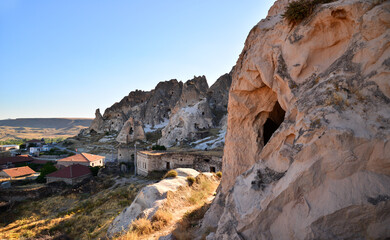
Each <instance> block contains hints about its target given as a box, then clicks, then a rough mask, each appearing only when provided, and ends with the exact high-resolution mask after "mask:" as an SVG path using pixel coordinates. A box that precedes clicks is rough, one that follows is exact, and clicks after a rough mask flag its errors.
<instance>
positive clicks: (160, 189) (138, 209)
mask: <svg viewBox="0 0 390 240" xmlns="http://www.w3.org/2000/svg"><path fill="white" fill-rule="evenodd" d="M175 170H176V172H177V173H178V176H177V177H176V178H167V179H163V180H161V181H160V182H157V183H155V184H151V185H148V186H146V187H144V188H142V190H141V191H140V192H139V193H138V194H137V196H136V198H135V199H134V201H133V202H132V203H131V205H130V206H128V207H127V208H125V209H124V210H123V211H122V212H121V213H120V214H119V215H118V216H117V217H116V218H115V219H114V220H113V221H112V223H111V225H110V226H109V228H108V230H107V234H108V236H113V235H115V234H117V233H120V232H124V231H127V230H128V229H129V227H130V224H131V223H132V222H133V221H134V220H135V219H137V218H139V217H145V218H148V219H151V218H152V217H153V215H154V213H155V212H156V211H157V210H158V208H159V207H160V206H161V205H162V204H163V203H164V202H165V201H166V199H167V196H168V195H167V193H168V191H170V192H175V191H176V190H177V189H178V188H179V187H183V186H188V181H187V176H193V177H196V176H198V174H199V172H198V171H196V170H194V169H190V168H177V169H175Z"/></svg>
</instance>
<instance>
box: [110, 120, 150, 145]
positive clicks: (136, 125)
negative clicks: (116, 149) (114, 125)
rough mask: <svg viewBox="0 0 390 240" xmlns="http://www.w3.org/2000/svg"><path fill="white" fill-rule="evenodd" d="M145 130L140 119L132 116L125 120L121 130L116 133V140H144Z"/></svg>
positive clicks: (123, 141)
mask: <svg viewBox="0 0 390 240" xmlns="http://www.w3.org/2000/svg"><path fill="white" fill-rule="evenodd" d="M145 139H146V137H145V132H144V128H143V126H142V122H141V121H137V120H134V119H133V118H132V117H130V118H129V120H127V121H126V122H125V124H124V125H123V127H122V130H121V131H120V133H119V134H118V136H117V138H116V141H117V142H120V143H129V142H133V141H136V140H145Z"/></svg>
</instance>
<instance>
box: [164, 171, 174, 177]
mask: <svg viewBox="0 0 390 240" xmlns="http://www.w3.org/2000/svg"><path fill="white" fill-rule="evenodd" d="M175 177H177V172H176V171H175V170H169V171H168V172H167V173H166V174H165V175H164V177H163V178H175Z"/></svg>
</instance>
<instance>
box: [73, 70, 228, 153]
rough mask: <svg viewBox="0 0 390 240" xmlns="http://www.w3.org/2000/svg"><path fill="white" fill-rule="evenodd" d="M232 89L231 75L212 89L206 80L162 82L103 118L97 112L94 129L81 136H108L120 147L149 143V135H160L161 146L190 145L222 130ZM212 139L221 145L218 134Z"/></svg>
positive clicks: (125, 100) (129, 98)
mask: <svg viewBox="0 0 390 240" xmlns="http://www.w3.org/2000/svg"><path fill="white" fill-rule="evenodd" d="M230 85H231V75H230V74H225V75H223V76H221V77H220V78H219V79H218V80H217V81H216V82H215V83H214V84H213V85H212V86H211V87H210V88H209V86H208V84H207V81H206V77H205V76H200V77H194V78H193V79H191V80H188V81H187V82H185V83H182V82H179V81H177V80H176V79H173V80H170V81H165V82H160V83H159V84H158V85H157V86H156V88H155V89H153V90H151V91H140V90H136V91H133V92H130V94H129V95H128V96H126V97H124V98H123V99H122V100H121V101H120V102H117V103H115V104H114V105H112V106H111V107H110V108H107V109H106V110H105V112H104V114H103V115H102V114H101V113H100V110H99V109H97V110H96V113H95V115H96V116H95V119H94V120H93V122H92V123H91V126H90V127H89V128H88V129H86V130H84V131H82V132H81V133H80V135H82V136H88V135H90V134H91V133H92V134H93V133H100V134H101V133H107V134H110V135H111V136H114V138H115V139H116V141H117V142H119V143H129V142H134V141H136V140H141V141H146V140H147V139H146V138H147V137H146V135H147V134H148V133H151V132H156V131H161V132H162V136H160V137H159V138H160V140H159V144H161V145H165V146H174V145H182V144H190V143H191V142H194V141H197V140H199V139H202V138H204V137H211V136H210V134H211V133H210V131H209V130H210V129H215V128H216V129H222V128H223V125H224V121H221V120H223V116H225V115H226V114H227V102H228V96H229V88H230ZM225 119H226V118H225ZM225 122H226V121H225ZM225 125H226V123H225ZM218 131H219V130H218ZM221 132H223V130H222V131H221ZM223 133H224V132H223ZM220 135H222V133H221V134H220ZM213 137H214V138H212V139H215V140H214V142H212V143H213V144H214V143H215V142H216V141H219V142H222V141H221V139H220V136H219V135H218V134H217V135H216V136H213ZM223 138H224V134H223ZM201 146H207V144H203V145H201ZM215 146H216V147H217V146H219V145H218V144H216V145H215ZM195 147H196V146H195Z"/></svg>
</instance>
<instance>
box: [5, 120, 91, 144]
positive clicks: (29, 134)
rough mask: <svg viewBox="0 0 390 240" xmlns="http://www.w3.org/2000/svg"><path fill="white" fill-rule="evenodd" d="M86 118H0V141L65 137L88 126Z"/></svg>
mask: <svg viewBox="0 0 390 240" xmlns="http://www.w3.org/2000/svg"><path fill="white" fill-rule="evenodd" d="M91 122H92V119H87V118H17V119H7V120H0V141H4V140H8V139H24V138H27V139H33V138H59V137H62V138H67V137H72V136H75V135H77V134H78V133H79V132H80V130H81V129H83V128H87V127H89V126H90V124H91Z"/></svg>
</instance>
